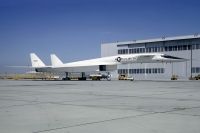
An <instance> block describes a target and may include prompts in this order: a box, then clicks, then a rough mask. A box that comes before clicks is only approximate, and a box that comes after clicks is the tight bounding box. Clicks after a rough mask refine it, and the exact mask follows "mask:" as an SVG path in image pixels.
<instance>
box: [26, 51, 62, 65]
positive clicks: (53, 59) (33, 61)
mask: <svg viewBox="0 0 200 133" xmlns="http://www.w3.org/2000/svg"><path fill="white" fill-rule="evenodd" d="M30 57H31V64H32V67H35V68H37V67H46V65H45V64H44V63H43V61H42V60H41V59H40V58H39V57H38V56H37V55H36V54H35V53H31V54H30ZM51 64H52V66H53V67H56V66H62V65H63V62H62V61H61V60H60V59H59V58H58V57H57V56H56V55H55V54H51Z"/></svg>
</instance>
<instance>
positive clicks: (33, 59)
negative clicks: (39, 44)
mask: <svg viewBox="0 0 200 133" xmlns="http://www.w3.org/2000/svg"><path fill="white" fill-rule="evenodd" d="M30 57H31V63H32V67H44V66H45V64H44V63H43V62H42V60H41V59H40V58H39V57H38V56H37V55H36V54H35V53H31V54H30Z"/></svg>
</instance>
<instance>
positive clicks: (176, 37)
mask: <svg viewBox="0 0 200 133" xmlns="http://www.w3.org/2000/svg"><path fill="white" fill-rule="evenodd" d="M195 38H200V34H194V35H186V36H175V37H162V38H155V39H145V40H132V41H123V42H120V41H119V42H118V41H117V42H114V43H103V44H112V45H118V46H120V45H126V44H139V43H150V42H163V41H174V40H185V39H195Z"/></svg>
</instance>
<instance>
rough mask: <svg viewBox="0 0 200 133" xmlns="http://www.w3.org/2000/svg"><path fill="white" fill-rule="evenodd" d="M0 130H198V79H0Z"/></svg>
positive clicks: (159, 132)
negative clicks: (172, 80)
mask: <svg viewBox="0 0 200 133" xmlns="http://www.w3.org/2000/svg"><path fill="white" fill-rule="evenodd" d="M0 132H1V133H133V132H135V133H200V82H199V81H175V82H171V81H157V82H156V81H133V82H131V81H5V80H1V81H0Z"/></svg>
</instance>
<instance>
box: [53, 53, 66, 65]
mask: <svg viewBox="0 0 200 133" xmlns="http://www.w3.org/2000/svg"><path fill="white" fill-rule="evenodd" d="M51 64H52V66H61V65H63V62H62V61H61V60H60V59H59V58H58V57H57V56H56V55H55V54H51Z"/></svg>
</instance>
